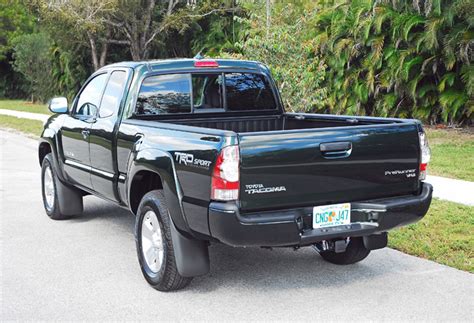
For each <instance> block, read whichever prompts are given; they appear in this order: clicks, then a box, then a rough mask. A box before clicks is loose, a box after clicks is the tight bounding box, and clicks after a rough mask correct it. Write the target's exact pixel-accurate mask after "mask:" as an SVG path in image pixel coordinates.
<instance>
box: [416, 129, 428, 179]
mask: <svg viewBox="0 0 474 323" xmlns="http://www.w3.org/2000/svg"><path fill="white" fill-rule="evenodd" d="M418 138H419V139H420V154H421V156H420V177H419V179H420V180H421V181H423V180H425V179H426V169H427V168H428V163H429V162H430V158H431V150H430V146H429V145H428V138H426V134H425V133H424V132H419V133H418Z"/></svg>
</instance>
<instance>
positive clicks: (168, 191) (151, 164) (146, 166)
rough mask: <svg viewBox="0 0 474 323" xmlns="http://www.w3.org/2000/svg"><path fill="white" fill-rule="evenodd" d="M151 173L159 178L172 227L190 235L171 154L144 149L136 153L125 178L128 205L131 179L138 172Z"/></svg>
mask: <svg viewBox="0 0 474 323" xmlns="http://www.w3.org/2000/svg"><path fill="white" fill-rule="evenodd" d="M144 170H145V171H151V172H154V173H157V174H158V175H159V176H160V177H161V181H162V183H161V184H162V186H163V193H164V195H165V198H166V203H167V205H168V210H169V213H170V216H171V219H172V221H173V223H174V225H175V226H176V227H177V228H178V229H179V230H181V231H186V232H188V233H191V231H190V229H189V226H188V223H187V221H186V218H185V216H184V211H183V205H182V202H181V201H182V197H183V194H182V190H181V187H180V186H179V182H178V179H177V177H176V171H175V168H174V162H173V158H172V156H171V154H169V153H168V152H164V151H162V150H159V149H145V150H141V151H139V152H137V154H136V156H135V159H134V160H133V162H132V163H131V166H130V169H129V172H128V174H129V176H127V196H128V200H129V204H130V193H131V186H132V181H133V178H134V177H135V174H137V173H138V172H140V171H144Z"/></svg>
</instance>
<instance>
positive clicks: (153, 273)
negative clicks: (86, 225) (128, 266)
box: [135, 190, 192, 292]
mask: <svg viewBox="0 0 474 323" xmlns="http://www.w3.org/2000/svg"><path fill="white" fill-rule="evenodd" d="M170 221H171V219H170V217H169V213H168V207H167V206H166V201H165V197H164V194H163V191H161V190H155V191H151V192H149V193H147V194H145V196H144V197H143V198H142V200H141V202H140V206H139V207H138V212H137V217H136V221H135V241H136V246H137V255H138V262H139V264H140V268H141V271H142V273H143V276H144V277H145V279H146V280H147V282H148V283H149V284H150V285H151V286H152V287H153V288H155V289H157V290H159V291H162V292H167V291H173V290H178V289H182V288H184V287H186V286H187V285H188V284H189V283H190V282H191V280H192V278H191V277H182V276H181V275H180V274H179V272H178V268H177V265H176V260H175V253H174V249H173V243H172V241H171V228H170V224H171V223H170Z"/></svg>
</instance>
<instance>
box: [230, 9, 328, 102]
mask: <svg viewBox="0 0 474 323" xmlns="http://www.w3.org/2000/svg"><path fill="white" fill-rule="evenodd" d="M244 8H245V9H246V11H247V12H248V13H249V17H248V18H237V19H238V21H239V22H241V23H242V24H245V25H246V26H247V31H246V33H245V34H244V35H243V37H244V40H243V41H242V42H240V43H239V44H238V46H239V47H240V51H241V53H242V55H241V56H242V57H244V58H246V59H251V60H258V61H261V62H264V63H265V64H268V65H269V67H270V69H271V71H272V73H273V76H274V78H275V80H276V82H277V84H278V85H279V88H280V91H281V94H282V99H283V102H284V105H285V106H286V108H287V109H288V110H298V111H324V110H325V109H324V106H323V103H324V101H325V99H326V95H327V92H326V88H325V86H324V85H323V81H324V78H325V71H324V70H325V65H324V63H323V62H322V61H321V60H320V59H319V57H318V56H316V54H315V49H316V46H317V44H316V43H315V42H314V40H313V39H312V37H311V35H309V34H308V30H309V29H311V24H310V20H311V17H313V16H314V15H316V14H317V7H316V6H315V5H314V4H313V3H312V2H308V3H307V4H302V3H288V4H284V3H283V4H276V5H275V6H274V7H273V10H272V14H273V16H272V17H273V18H272V24H271V27H270V28H269V30H268V34H267V28H266V19H265V16H264V11H265V10H264V7H263V6H262V5H261V3H259V2H256V3H253V2H250V3H246V4H245V7H244ZM234 56H237V57H241V56H239V55H234Z"/></svg>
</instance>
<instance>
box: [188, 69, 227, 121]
mask: <svg viewBox="0 0 474 323" xmlns="http://www.w3.org/2000/svg"><path fill="white" fill-rule="evenodd" d="M192 83H193V106H194V111H198V112H199V110H207V109H223V108H224V104H223V101H222V75H221V74H193V75H192Z"/></svg>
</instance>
